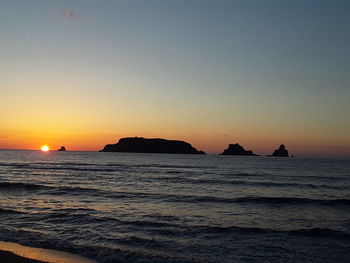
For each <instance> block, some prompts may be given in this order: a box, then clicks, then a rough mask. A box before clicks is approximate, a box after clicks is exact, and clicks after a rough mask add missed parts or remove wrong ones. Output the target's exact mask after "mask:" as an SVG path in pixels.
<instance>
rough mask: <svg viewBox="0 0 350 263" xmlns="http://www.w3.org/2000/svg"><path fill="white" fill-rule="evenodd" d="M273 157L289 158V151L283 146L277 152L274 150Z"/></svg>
mask: <svg viewBox="0 0 350 263" xmlns="http://www.w3.org/2000/svg"><path fill="white" fill-rule="evenodd" d="M271 156H277V157H289V155H288V151H287V150H286V147H285V146H284V144H281V145H280V147H279V148H278V149H277V150H274V152H273V153H272V155H271Z"/></svg>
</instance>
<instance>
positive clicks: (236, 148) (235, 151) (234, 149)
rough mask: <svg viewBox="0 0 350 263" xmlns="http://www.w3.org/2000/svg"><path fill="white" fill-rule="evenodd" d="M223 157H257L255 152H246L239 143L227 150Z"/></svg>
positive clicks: (231, 145)
mask: <svg viewBox="0 0 350 263" xmlns="http://www.w3.org/2000/svg"><path fill="white" fill-rule="evenodd" d="M221 155H244V156H257V155H256V154H254V153H253V151H246V150H245V149H244V148H243V147H242V146H241V145H239V144H238V143H235V144H230V145H229V146H228V148H227V149H225V150H224V152H223V153H222V154H221Z"/></svg>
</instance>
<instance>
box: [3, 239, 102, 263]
mask: <svg viewBox="0 0 350 263" xmlns="http://www.w3.org/2000/svg"><path fill="white" fill-rule="evenodd" d="M0 262H4V263H98V262H97V261H95V260H92V259H88V258H86V257H83V256H80V255H77V254H72V253H68V252H64V251H58V250H52V249H44V248H34V247H27V246H23V245H20V244H17V243H13V242H4V241H0Z"/></svg>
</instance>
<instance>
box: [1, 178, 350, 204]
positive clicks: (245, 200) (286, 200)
mask: <svg viewBox="0 0 350 263" xmlns="http://www.w3.org/2000/svg"><path fill="white" fill-rule="evenodd" d="M1 189H5V190H14V191H15V190H28V191H40V190H45V191H50V192H49V193H50V194H59V195H91V196H103V197H107V198H113V199H123V198H149V199H157V200H163V201H167V202H180V203H203V202H204V203H207V202H209V203H237V204H265V205H325V206H350V199H309V198H300V197H269V196H247V197H236V198H226V197H215V196H193V195H175V194H166V193H147V192H117V191H105V190H102V189H97V188H84V187H70V186H52V185H41V184H32V183H20V182H0V190H1ZM45 193H47V192H45Z"/></svg>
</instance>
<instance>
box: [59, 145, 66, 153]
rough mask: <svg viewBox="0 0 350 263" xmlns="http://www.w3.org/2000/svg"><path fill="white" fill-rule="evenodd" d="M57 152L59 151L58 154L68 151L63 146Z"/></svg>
mask: <svg viewBox="0 0 350 263" xmlns="http://www.w3.org/2000/svg"><path fill="white" fill-rule="evenodd" d="M57 151H58V152H65V151H66V147H64V146H62V147H61V148H59V149H58V150H57Z"/></svg>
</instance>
